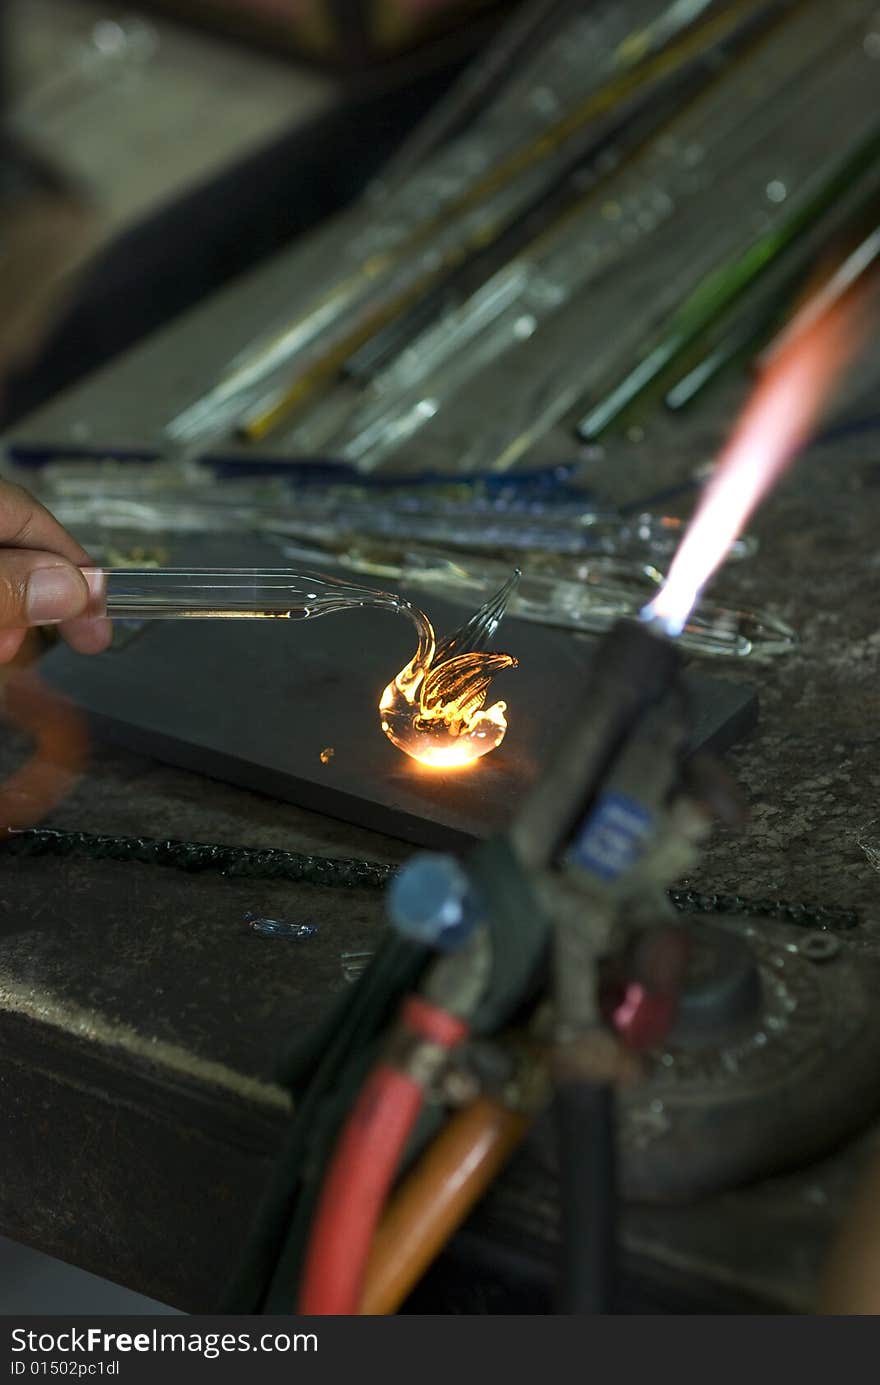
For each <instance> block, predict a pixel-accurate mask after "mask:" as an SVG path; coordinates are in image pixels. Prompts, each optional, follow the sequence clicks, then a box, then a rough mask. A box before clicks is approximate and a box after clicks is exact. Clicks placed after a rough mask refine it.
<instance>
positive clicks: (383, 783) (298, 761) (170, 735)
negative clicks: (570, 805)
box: [45, 553, 757, 848]
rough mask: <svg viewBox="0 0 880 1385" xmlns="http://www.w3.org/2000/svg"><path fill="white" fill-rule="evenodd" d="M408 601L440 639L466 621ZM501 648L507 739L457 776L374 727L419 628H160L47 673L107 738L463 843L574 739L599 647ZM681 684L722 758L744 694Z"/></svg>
mask: <svg viewBox="0 0 880 1385" xmlns="http://www.w3.org/2000/svg"><path fill="white" fill-rule="evenodd" d="M260 558H261V559H262V561H263V562H264V563H265V562H266V554H265V553H261V554H260ZM206 561H210V559H206ZM269 561H271V559H270V560H269ZM408 594H409V595H410V596H411V598H412V600H413V601H414V602H415V604H416V605H423V606H425V607H426V608H427V610H428V614H429V615H430V617H431V620H432V621H433V622H434V625H435V628H436V629H437V631H438V634H445V633H447V632H448V631H449V630H452V629H454V628H455V627H457V626H458V625H459V624H460V623H461V621H462V619H463V618H464V617H466V616H467V614H469V612H468V611H467V610H466V609H463V608H462V607H461V606H459V605H458V604H453V603H452V602H450V601H446V600H443V601H441V600H437V599H435V598H434V597H433V596H426V595H425V594H424V593H416V592H413V593H408ZM495 645H496V647H497V648H499V649H503V650H505V651H507V652H509V653H511V654H514V655H515V656H516V657H517V659H518V660H519V667H518V668H516V669H512V670H509V671H506V672H504V673H503V674H501V675H499V677H498V678H497V679H496V680H495V682H494V683H493V685H492V688H491V690H490V695H491V697H492V699H495V698H498V697H502V698H504V700H505V701H506V702H507V704H508V722H509V730H508V732H507V736H506V738H505V740H504V742H503V744H502V745H501V746H500V747H499V749H498V750H496V751H494V752H493V753H491V754H490V755H488V756H486V757H485V759H483V760H481V761H479V762H478V764H476V765H475V766H473V767H471V768H469V769H466V770H463V771H459V772H458V773H454V772H453V773H450V772H441V771H438V770H432V769H427V768H424V767H422V766H420V765H418V764H417V763H416V762H415V761H413V760H410V759H409V758H408V757H407V756H405V755H403V754H401V752H400V751H399V750H397V749H395V747H394V746H393V745H392V744H391V743H390V742H389V741H388V740H387V739H386V737H385V736H384V735H383V733H382V731H381V730H380V726H379V715H378V710H377V704H378V700H379V696H380V694H381V692H382V690H383V688H384V687H385V685H386V684H387V683H388V682H389V681H390V680H391V678H392V677H393V676H394V675H395V674H396V673H397V672H398V671H399V670H400V669H401V668H402V667H403V665H404V664H405V663H406V662H407V660H408V659H409V658H410V657H411V656H412V654H413V651H414V648H415V639H414V632H413V629H412V626H411V624H410V623H409V621H407V620H405V619H403V618H400V617H395V616H394V615H392V614H387V613H385V612H383V611H378V610H358V611H352V612H345V613H342V614H338V615H330V616H323V617H321V618H319V619H316V620H311V621H308V622H299V623H296V624H290V625H287V624H285V623H280V622H275V621H269V622H265V623H264V622H260V621H253V622H251V621H228V622H223V623H220V622H202V621H189V622H183V621H181V622H173V623H172V622H154V623H152V624H150V625H147V626H145V627H143V629H142V630H141V631H140V632H139V633H138V634H137V635H136V636H135V637H134V638H132V639H129V640H128V641H127V642H124V643H123V644H122V646H121V647H120V648H118V649H114V650H112V651H110V652H109V653H107V654H104V655H100V656H99V657H97V658H90V659H89V658H83V657H80V656H77V655H75V654H72V653H71V652H70V651H69V650H67V649H64V648H60V647H59V648H58V649H57V650H55V651H53V652H52V653H51V654H50V655H49V657H48V658H47V659H46V661H45V669H46V676H47V678H48V680H49V681H50V682H51V683H53V684H54V685H55V686H56V687H58V688H60V689H62V690H63V691H65V692H66V693H67V694H68V695H69V696H70V697H71V698H72V699H73V700H74V701H75V702H76V703H78V704H79V705H80V706H81V707H82V708H83V709H84V710H85V711H86V712H87V713H88V714H89V716H90V719H91V721H92V724H93V727H94V731H95V733H96V734H97V735H99V736H104V737H106V738H109V739H111V740H113V741H115V742H117V743H121V744H122V745H125V746H127V747H129V748H130V749H132V750H135V751H138V752H140V753H144V754H148V755H151V756H154V757H155V758H157V759H159V760H163V761H165V762H167V763H170V764H174V765H178V766H182V767H184V768H186V769H190V770H194V771H196V772H198V773H201V774H205V775H208V776H210V777H212V778H215V779H220V780H224V781H226V782H227V783H232V784H237V785H240V786H242V787H245V788H249V789H254V790H257V791H258V792H261V793H265V794H270V795H272V796H274V797H276V798H279V799H283V800H285V801H287V802H291V803H295V804H297V805H298V806H300V807H302V808H308V809H312V810H314V811H316V812H320V813H325V814H327V815H328V816H330V817H334V818H338V819H342V820H343V821H347V822H350V823H354V824H357V825H359V826H362V827H368V828H371V829H373V830H375V831H377V832H384V833H386V834H388V835H390V836H394V837H399V838H402V839H403V840H406V841H410V842H414V843H417V844H419V845H423V846H430V847H451V848H460V847H462V846H464V845H466V844H467V843H468V842H469V841H473V840H474V839H476V838H481V837H485V836H488V835H490V834H491V833H493V832H495V831H498V830H499V829H502V828H504V827H505V826H506V824H507V822H508V820H509V817H510V815H511V812H512V810H513V808H514V806H515V804H516V803H517V802H518V801H519V800H520V799H521V797H522V795H523V793H525V792H526V791H527V789H528V787H529V785H530V784H531V783H532V782H533V781H534V779H535V778H536V776H537V775H538V773H539V771H540V770H541V768H542V766H543V765H545V764H546V762H547V760H548V758H549V756H550V755H551V753H552V751H553V749H554V747H555V745H556V744H557V743H558V741H559V739H560V737H561V736H562V735H564V733H565V728H566V725H567V723H568V722H569V720H570V718H571V717H572V715H573V713H574V712H575V709H576V708H577V706H578V701H579V699H580V697H581V696H582V694H583V692H584V689H585V688H586V685H587V683H588V680H589V677H590V667H591V663H592V660H593V657H594V655H595V651H596V648H597V646H598V642H597V641H596V640H591V639H587V638H584V637H574V636H572V635H570V634H568V633H567V632H565V631H560V630H551V629H546V628H544V627H542V626H538V625H533V624H529V623H526V622H522V621H516V620H509V621H505V622H504V624H503V625H502V626H501V629H500V631H499V633H498V635H497V636H496V640H495ZM687 682H688V684H689V688H690V694H691V698H692V708H693V718H694V723H693V725H694V731H693V741H692V748H693V749H694V750H697V749H707V748H712V749H715V750H724V749H726V748H727V747H728V746H730V745H731V744H732V743H733V742H734V741H735V740H737V739H738V738H739V737H740V736H742V735H743V734H744V733H745V732H746V731H748V730H749V729H750V728H751V726H752V725H753V723H754V720H755V717H756V713H757V699H756V697H755V694H754V692H753V691H752V690H751V689H750V688H748V687H744V686H742V685H740V684H735V683H729V682H726V681H723V680H721V679H716V678H714V677H707V676H705V675H702V674H696V673H695V674H688V675H687ZM328 747H332V750H333V755H332V757H331V758H330V759H329V760H328V762H327V763H326V764H324V763H322V761H321V752H322V751H323V750H325V748H328Z"/></svg>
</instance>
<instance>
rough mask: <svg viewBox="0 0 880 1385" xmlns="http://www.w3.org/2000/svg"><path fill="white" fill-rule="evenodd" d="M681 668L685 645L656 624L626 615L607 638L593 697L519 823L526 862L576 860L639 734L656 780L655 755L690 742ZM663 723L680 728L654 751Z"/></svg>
mask: <svg viewBox="0 0 880 1385" xmlns="http://www.w3.org/2000/svg"><path fill="white" fill-rule="evenodd" d="M680 674H681V655H680V652H679V650H678V648H677V647H676V645H675V644H674V643H673V641H672V640H670V639H668V638H666V636H665V635H663V634H662V633H660V632H659V631H658V630H657V629H656V628H655V627H654V626H652V625H650V624H648V623H640V622H637V621H619V622H618V623H617V624H616V625H615V626H614V627H613V628H612V629H611V630H610V631H609V633H608V634H607V635H606V636H605V637H604V638H603V639H602V640H601V641H600V642H599V644H598V646H597V648H596V656H595V672H594V675H593V678H592V681H591V684H590V687H589V689H588V692H587V696H586V698H585V699H584V701H583V703H582V704H581V707H580V709H579V711H578V715H577V717H576V719H575V720H574V721H573V723H572V725H571V726H570V727H569V728H568V729H567V733H566V735H565V736H564V737H563V739H562V741H561V743H560V745H559V746H558V748H557V751H556V754H555V756H554V757H553V759H552V760H551V763H550V765H549V766H548V768H547V770H546V771H545V772H544V774H543V776H542V777H541V779H540V780H539V782H538V784H537V785H536V786H535V788H534V790H533V791H532V793H531V794H530V795H529V798H528V800H527V802H526V803H525V805H524V807H523V809H522V811H521V812H520V813H519V815H518V816H517V818H516V819H515V821H514V824H513V827H512V829H511V835H512V839H513V845H514V848H515V850H516V851H517V854H518V855H519V857H520V859H521V860H522V862H523V864H524V865H526V866H527V867H529V868H530V869H546V868H551V867H553V866H556V865H559V864H560V863H561V862H563V861H564V860H566V859H571V853H572V851H576V843H577V842H578V840H579V839H580V837H581V835H582V832H583V829H584V824H585V823H586V822H587V821H589V820H590V818H591V815H592V812H593V809H594V807H595V805H596V804H597V802H598V800H599V799H600V798H601V797H602V795H603V792H604V789H605V787H606V785H607V784H608V783H609V782H610V781H611V780H612V779H613V777H614V774H615V769H616V767H617V765H618V762H620V761H621V757H622V756H624V752H625V750H626V747H627V746H628V744H630V742H632V741H633V740H634V739H637V740H638V742H639V744H640V746H643V748H644V754H643V756H642V759H643V762H644V764H645V765H646V766H647V767H648V768H647V769H646V770H645V774H646V775H647V777H648V778H651V777H652V774H651V769H650V766H651V764H652V758H653V760H654V762H658V761H659V759H660V758H664V759H665V761H666V762H667V767H668V762H669V760H670V757H672V758H673V759H674V758H675V754H674V752H673V750H672V747H673V746H675V747H679V748H680V746H681V743H683V740H684V729H685V716H684V707H683V695H682V689H681V679H680ZM661 721H662V722H663V724H664V725H666V726H668V727H670V728H674V729H672V730H671V732H670V735H669V736H668V737H660V740H659V742H657V744H656V751H657V754H656V755H655V756H653V757H652V751H651V744H650V740H651V737H652V736H656V734H657V726H658V724H659V723H660V722H661ZM661 745H662V748H661ZM657 767H658V770H659V763H658V765H657ZM664 775H665V770H664Z"/></svg>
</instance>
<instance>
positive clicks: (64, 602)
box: [0, 481, 111, 663]
mask: <svg viewBox="0 0 880 1385" xmlns="http://www.w3.org/2000/svg"><path fill="white" fill-rule="evenodd" d="M89 565H90V559H89V555H88V553H86V552H85V550H84V549H82V548H80V546H79V544H78V543H77V542H76V540H75V539H73V538H72V537H71V536H70V534H68V533H67V530H66V529H64V528H63V527H62V526H61V525H60V524H59V523H58V521H57V520H55V519H53V517H52V515H50V513H49V511H48V510H46V509H44V508H43V506H42V505H40V504H39V502H38V501H36V500H35V499H34V498H33V496H32V495H29V494H28V492H27V491H26V490H23V489H22V488H21V487H20V486H14V485H11V484H10V483H9V482H7V481H0V663H8V662H9V660H10V659H12V658H14V657H15V655H16V654H17V653H18V651H19V649H20V647H21V644H22V641H23V640H24V637H25V634H26V632H27V630H28V628H29V627H31V626H34V625H57V626H58V628H59V631H60V633H61V635H62V636H63V638H64V639H65V640H66V641H67V643H68V644H69V645H71V647H72V648H73V649H76V650H78V651H79V653H81V654H99V653H100V652H101V650H103V649H106V648H107V646H108V644H109V643H110V639H111V626H110V622H109V620H106V619H104V618H103V617H94V616H89V615H86V614H85V613H86V609H87V607H88V604H89V600H90V591H89V586H88V583H87V582H86V579H85V577H84V576H83V574H82V572H81V571H80V568H81V567H87V566H89Z"/></svg>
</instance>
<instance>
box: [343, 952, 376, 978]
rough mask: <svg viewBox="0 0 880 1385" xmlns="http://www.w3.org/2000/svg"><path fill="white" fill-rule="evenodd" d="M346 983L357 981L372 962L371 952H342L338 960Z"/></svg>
mask: <svg viewBox="0 0 880 1385" xmlns="http://www.w3.org/2000/svg"><path fill="white" fill-rule="evenodd" d="M339 960H340V962H341V964H342V975H343V978H344V979H345V980H346V981H349V982H354V981H359V980H360V978H361V977H362V976H363V974H364V972H365V971H366V969H367V967H368V966H369V964H370V962H371V961H372V960H373V953H372V952H343V953H342V954H341V956H340V958H339Z"/></svg>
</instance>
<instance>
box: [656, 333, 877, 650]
mask: <svg viewBox="0 0 880 1385" xmlns="http://www.w3.org/2000/svg"><path fill="white" fill-rule="evenodd" d="M858 337H859V332H858V330H857V327H856V322H855V314H854V312H853V310H852V307H851V306H847V307H844V306H838V307H835V308H834V309H833V310H831V311H829V312H827V313H826V314H825V315H824V316H821V317H820V318H819V319H818V320H816V316H815V314H813V313H810V314H809V315H805V316H804V317H803V318H801V319H800V320H798V319H795V322H794V323H793V324H792V327H791V328H790V329H789V331H788V332H786V334H785V336H784V338H783V339H782V341H781V342H780V344H779V346H778V348H777V350H775V351H774V352H773V354H772V355H771V357H770V359H769V361H768V365H767V369H766V371H765V373H764V374H763V375H762V377H761V380H760V383H759V384H758V386H757V388H756V389H755V391H754V393H753V395H752V397H751V399H750V400H749V402H748V404H747V405H746V408H745V410H744V412H743V414H742V417H741V418H740V421H739V424H738V425H737V427H736V429H735V431H734V433H733V436H732V437H731V439H730V442H729V443H728V444H727V447H726V448H725V450H724V451H723V453H722V455H721V457H720V459H719V461H718V464H717V466H716V467H715V470H714V471H713V473H712V478H711V480H710V481H709V484H708V485H707V486H706V489H705V491H704V492H703V496H702V498H701V500H700V504H699V505H698V507H697V511H696V514H695V515H694V518H693V520H692V521H691V524H690V527H689V528H688V530H687V533H686V534H685V537H684V539H683V540H682V542H681V544H680V546H679V549H678V552H677V553H676V555H675V557H674V559H673V561H672V564H671V566H670V569H669V574H668V576H667V579H666V582H665V585H664V586H663V588H662V590H661V591H660V593H659V595H658V596H657V597H655V599H654V600H653V601H652V602H651V603H650V605H649V606H647V607H646V608H645V610H644V611H643V613H642V615H643V618H644V619H645V620H653V621H658V622H659V623H660V624H661V625H662V626H663V627H664V628H665V630H666V631H667V633H668V634H670V635H680V634H681V632H682V630H683V629H684V627H685V625H686V624H687V622H688V618H689V617H690V614H691V612H692V611H693V609H694V607H695V606H696V605H697V602H698V601H699V599H700V595H701V593H702V591H703V588H704V587H705V585H706V583H707V582H708V581H709V579H710V577H712V575H713V574H714V573H715V572H716V571H717V569H718V568H719V567H720V566H721V564H722V563H723V562H724V559H725V558H726V556H727V553H728V551H729V549H730V546H731V544H732V543H733V542H734V541H735V540H736V539H737V538H738V537H739V535H740V534H741V533H742V531H743V528H744V527H745V524H746V522H747V521H748V519H749V516H750V515H751V514H752V512H753V511H754V510H755V508H756V507H757V505H758V504H759V503H760V502H761V500H762V499H763V498H764V496H765V495H766V494H767V492H768V491H769V490H770V488H771V487H772V486H773V485H774V483H775V482H776V481H777V480H778V479H779V477H780V476H781V475H782V473H783V472H784V471H785V470H786V468H787V467H788V466H789V465H790V464H791V462H792V461H793V460H794V458H795V456H796V455H797V452H798V451H799V450H800V448H801V447H803V445H804V444H805V443H806V442H807V440H808V439H809V437H810V434H811V432H812V430H813V427H814V425H815V423H816V421H817V419H818V418H819V415H820V413H821V411H822V409H823V407H824V405H825V403H826V401H827V399H828V397H829V395H830V393H831V390H832V388H833V385H834V383H835V381H836V379H837V377H838V375H839V374H840V372H841V370H842V369H843V367H844V366H845V365H846V363H847V362H848V361H849V359H850V357H851V356H852V354H853V352H854V350H855V348H856V345H857V342H858Z"/></svg>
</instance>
